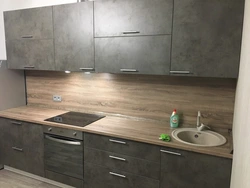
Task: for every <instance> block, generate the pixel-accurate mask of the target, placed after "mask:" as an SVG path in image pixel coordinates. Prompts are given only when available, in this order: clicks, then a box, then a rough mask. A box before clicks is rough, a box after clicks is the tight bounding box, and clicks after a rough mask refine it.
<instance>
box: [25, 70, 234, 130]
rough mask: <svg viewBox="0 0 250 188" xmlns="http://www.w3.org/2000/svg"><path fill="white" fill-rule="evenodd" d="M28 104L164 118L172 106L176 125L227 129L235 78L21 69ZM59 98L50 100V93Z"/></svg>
mask: <svg viewBox="0 0 250 188" xmlns="http://www.w3.org/2000/svg"><path fill="white" fill-rule="evenodd" d="M26 76H27V78H26V82H27V100H28V105H29V106H39V107H49V108H56V109H64V110H71V111H80V112H91V113H104V114H109V115H119V116H125V117H137V118H141V119H147V120H158V121H166V123H167V124H169V117H170V115H171V113H172V111H173V109H175V108H176V109H177V112H178V113H179V114H180V117H181V126H196V116H197V111H198V110H200V111H201V113H202V119H201V121H202V122H203V123H205V124H207V125H209V126H211V127H217V128H226V129H228V128H230V129H231V128H232V121H233V109H234V97H235V88H236V80H235V79H218V78H195V77H175V76H152V75H131V74H130V75H128V74H127V75H125V74H119V75H118V74H84V73H71V74H65V73H64V72H49V71H26ZM55 94H56V95H61V96H62V102H53V101H52V95H55Z"/></svg>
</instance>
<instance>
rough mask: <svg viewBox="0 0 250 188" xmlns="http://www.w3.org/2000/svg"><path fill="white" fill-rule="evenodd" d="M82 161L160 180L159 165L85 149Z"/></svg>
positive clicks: (125, 156)
mask: <svg viewBox="0 0 250 188" xmlns="http://www.w3.org/2000/svg"><path fill="white" fill-rule="evenodd" d="M84 160H85V162H89V163H94V164H98V165H102V166H105V167H109V168H114V169H118V170H123V171H126V172H130V173H133V174H137V175H140V176H146V177H149V178H154V179H158V180H159V179H160V163H155V162H152V161H148V160H142V159H138V158H134V157H129V156H127V155H121V154H116V153H111V152H105V151H102V150H97V149H92V148H87V147H85V148H84Z"/></svg>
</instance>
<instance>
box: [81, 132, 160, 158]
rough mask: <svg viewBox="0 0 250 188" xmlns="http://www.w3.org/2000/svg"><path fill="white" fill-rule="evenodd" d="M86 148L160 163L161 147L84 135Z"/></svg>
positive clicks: (88, 134)
mask: <svg viewBox="0 0 250 188" xmlns="http://www.w3.org/2000/svg"><path fill="white" fill-rule="evenodd" d="M84 146H85V147H90V148H95V149H100V150H105V151H109V152H114V153H117V154H124V155H127V156H132V157H137V158H141V159H146V160H149V161H154V162H156V163H158V162H159V161H160V152H159V151H160V147H158V146H155V145H150V144H146V143H141V142H135V141H131V140H125V139H120V138H114V137H108V136H101V135H96V134H90V133H85V134H84Z"/></svg>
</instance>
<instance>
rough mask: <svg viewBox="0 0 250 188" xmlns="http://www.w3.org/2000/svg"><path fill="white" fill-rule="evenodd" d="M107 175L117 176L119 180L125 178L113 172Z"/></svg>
mask: <svg viewBox="0 0 250 188" xmlns="http://www.w3.org/2000/svg"><path fill="white" fill-rule="evenodd" d="M109 174H111V175H113V176H117V177H120V178H126V176H124V175H122V174H117V173H114V172H109Z"/></svg>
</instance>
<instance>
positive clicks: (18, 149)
mask: <svg viewBox="0 0 250 188" xmlns="http://www.w3.org/2000/svg"><path fill="white" fill-rule="evenodd" d="M12 149H13V150H16V151H21V152H22V151H23V149H21V148H17V147H12Z"/></svg>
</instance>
